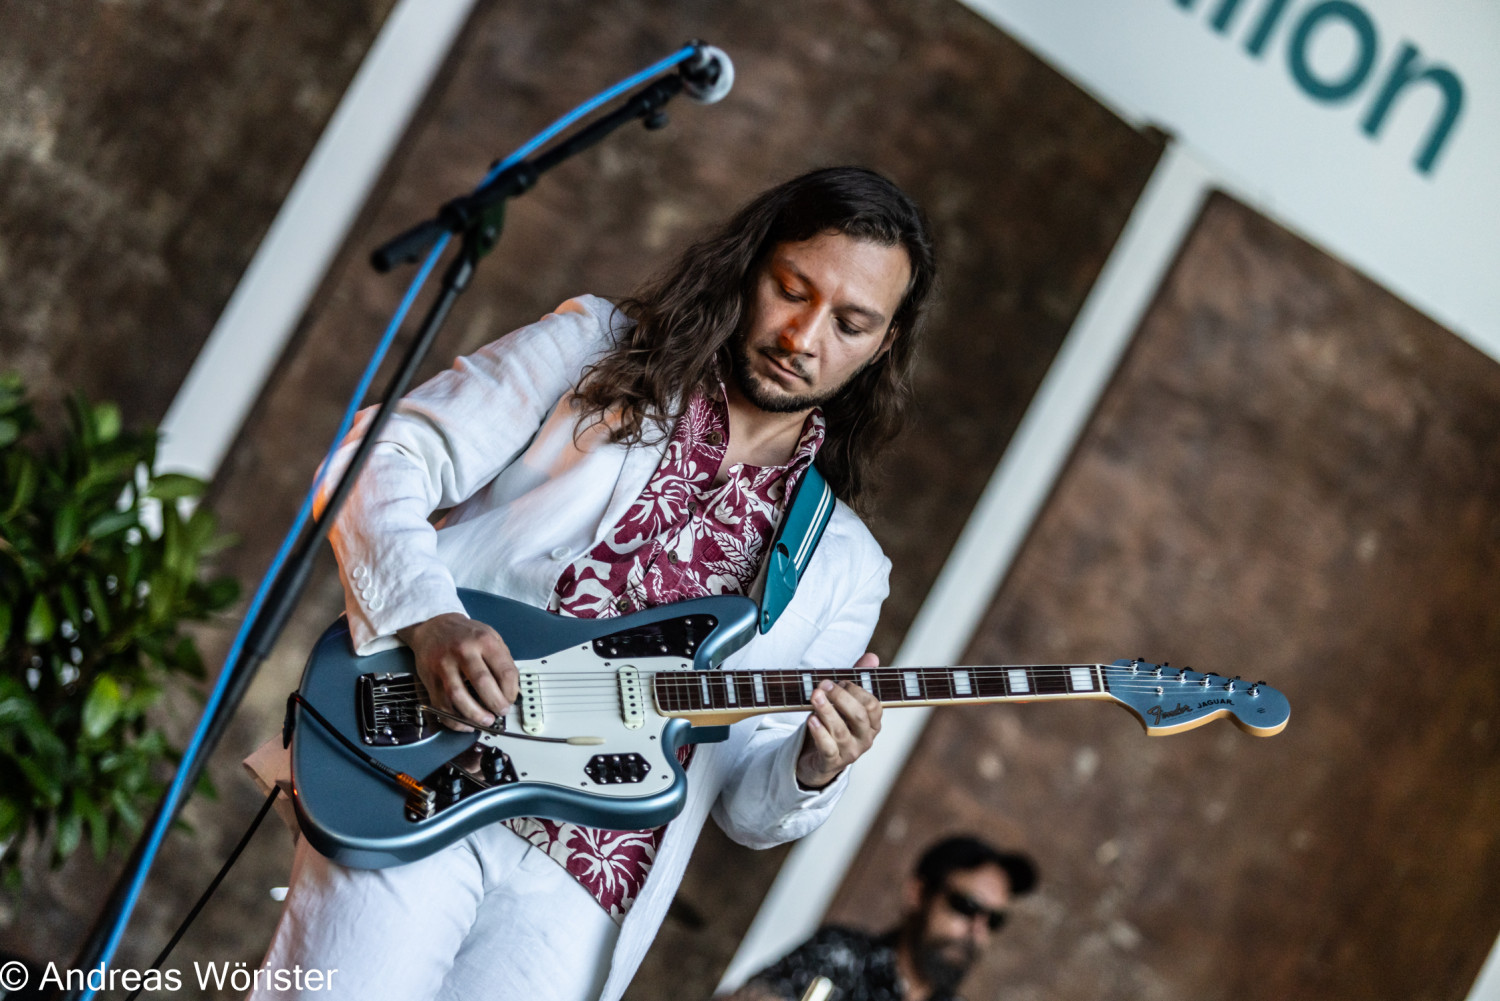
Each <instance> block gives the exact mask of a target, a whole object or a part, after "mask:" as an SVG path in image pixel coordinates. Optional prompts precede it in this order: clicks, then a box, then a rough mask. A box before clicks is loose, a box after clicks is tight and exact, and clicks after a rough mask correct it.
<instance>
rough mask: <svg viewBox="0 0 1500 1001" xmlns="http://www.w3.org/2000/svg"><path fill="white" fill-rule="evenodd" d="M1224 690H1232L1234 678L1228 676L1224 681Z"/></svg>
mask: <svg viewBox="0 0 1500 1001" xmlns="http://www.w3.org/2000/svg"><path fill="white" fill-rule="evenodd" d="M1224 691H1226V692H1232V691H1234V679H1233V678H1230V679H1229V680H1228V681H1226V682H1224Z"/></svg>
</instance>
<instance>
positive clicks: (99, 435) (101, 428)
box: [93, 401, 120, 442]
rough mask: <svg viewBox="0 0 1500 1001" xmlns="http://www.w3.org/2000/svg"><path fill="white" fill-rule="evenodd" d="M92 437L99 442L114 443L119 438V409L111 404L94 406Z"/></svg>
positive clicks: (105, 403)
mask: <svg viewBox="0 0 1500 1001" xmlns="http://www.w3.org/2000/svg"><path fill="white" fill-rule="evenodd" d="M93 418H94V437H95V439H96V440H97V441H99V442H109V441H114V440H115V439H116V438H118V437H119V436H120V408H119V407H117V406H115V405H114V404H113V403H109V402H107V401H106V402H104V403H96V404H94V413H93Z"/></svg>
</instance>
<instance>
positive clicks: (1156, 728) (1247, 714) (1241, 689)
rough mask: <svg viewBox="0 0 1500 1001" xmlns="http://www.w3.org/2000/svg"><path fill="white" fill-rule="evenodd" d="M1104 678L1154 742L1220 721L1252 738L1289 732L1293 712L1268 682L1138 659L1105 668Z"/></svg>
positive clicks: (1112, 694) (1110, 692)
mask: <svg viewBox="0 0 1500 1001" xmlns="http://www.w3.org/2000/svg"><path fill="white" fill-rule="evenodd" d="M1104 678H1105V683H1106V688H1107V690H1108V692H1109V694H1110V695H1111V696H1113V697H1114V698H1115V699H1117V700H1119V701H1120V702H1121V703H1123V704H1124V705H1125V706H1126V707H1127V708H1128V709H1130V710H1131V711H1132V712H1134V713H1135V714H1136V715H1137V716H1139V717H1140V719H1141V723H1142V724H1144V725H1145V727H1146V732H1147V733H1148V734H1150V735H1151V736H1153V737H1162V736H1166V735H1167V734H1170V733H1181V732H1182V731H1184V730H1191V729H1193V728H1194V727H1197V726H1202V725H1203V724H1204V723H1207V722H1208V721H1210V720H1215V719H1218V718H1219V717H1221V716H1228V717H1229V718H1230V720H1231V722H1233V723H1234V725H1235V726H1237V727H1239V728H1240V729H1241V730H1244V731H1245V732H1246V733H1248V734H1252V735H1254V736H1256V737H1270V736H1272V735H1274V734H1278V733H1280V732H1281V731H1282V729H1283V728H1285V727H1286V723H1287V719H1288V718H1289V717H1290V716H1291V712H1292V707H1291V705H1290V704H1289V703H1288V702H1287V699H1286V696H1285V695H1282V694H1281V693H1280V692H1278V691H1277V690H1276V689H1274V688H1268V687H1267V686H1266V685H1265V683H1264V682H1260V681H1257V682H1253V683H1252V682H1248V681H1244V680H1243V679H1240V678H1226V677H1223V676H1222V675H1218V674H1214V673H1213V672H1212V671H1210V672H1209V673H1207V674H1203V673H1200V672H1198V671H1194V670H1191V669H1178V668H1175V667H1171V666H1170V665H1167V664H1149V663H1147V662H1145V661H1143V660H1140V659H1139V658H1137V659H1134V660H1117V661H1115V662H1114V663H1113V664H1111V665H1109V666H1108V667H1106V668H1104Z"/></svg>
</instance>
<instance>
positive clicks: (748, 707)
mask: <svg viewBox="0 0 1500 1001" xmlns="http://www.w3.org/2000/svg"><path fill="white" fill-rule="evenodd" d="M459 594H460V597H461V598H462V600H463V603H464V607H465V608H466V609H467V611H468V613H469V615H471V616H472V617H474V618H476V619H479V620H480V621H482V622H486V623H488V624H489V625H490V626H492V627H494V628H495V629H496V630H497V631H498V632H499V633H500V635H501V636H503V637H505V642H506V645H507V646H508V647H509V648H510V651H511V654H512V656H513V657H514V658H515V661H516V665H517V667H518V668H519V669H520V674H521V678H520V688H521V691H520V697H519V698H518V699H517V700H516V703H515V705H514V706H512V707H511V709H510V711H509V712H507V714H506V715H505V716H504V717H502V718H500V719H497V720H496V721H495V724H494V725H493V726H492V727H490V728H488V729H487V730H480V731H476V732H469V733H461V732H458V731H454V730H450V729H448V728H447V727H445V726H443V714H441V713H440V712H439V711H438V710H436V709H434V708H433V707H431V706H428V705H427V704H426V693H425V691H424V690H423V688H422V685H421V682H420V681H418V679H417V676H416V673H415V669H414V667H413V664H412V658H411V654H410V652H409V651H408V650H406V649H405V648H404V647H403V648H400V649H396V650H390V651H386V652H384V653H378V654H374V655H371V656H368V657H356V656H355V655H354V654H353V652H352V650H351V647H350V642H349V632H348V627H347V625H346V624H345V623H344V622H343V621H342V620H340V621H339V622H337V623H335V624H334V625H333V626H332V627H330V628H329V629H328V631H327V632H325V633H324V634H323V636H322V638H321V639H320V640H319V641H318V643H317V645H316V646H315V647H314V648H313V653H312V656H311V658H310V659H309V661H308V664H307V668H306V670H305V671H304V673H303V676H302V685H301V688H300V690H299V692H297V693H294V694H293V696H292V700H291V701H292V704H293V705H292V709H291V710H290V712H289V714H288V725H289V726H292V727H293V728H294V729H293V740H292V783H293V789H294V796H293V802H294V804H295V806H296V810H297V816H298V819H299V820H300V822H301V826H302V830H303V833H304V834H305V835H306V837H307V839H308V841H309V842H310V843H311V844H312V845H313V847H315V848H317V849H318V850H319V851H320V852H322V853H323V854H324V855H327V856H329V857H330V858H333V859H335V860H337V861H339V862H341V863H343V864H345V865H349V866H354V867H358V868H372V869H373V868H381V867H383V866H387V865H394V864H397V863H400V862H409V861H413V860H415V859H419V858H422V857H424V856H426V855H429V854H431V853H433V852H435V851H437V850H438V849H440V848H443V847H445V846H446V845H448V844H450V843H452V842H453V841H456V840H457V839H459V838H461V837H463V836H464V835H465V834H467V833H468V832H470V831H472V830H474V829H475V828H477V827H479V826H481V825H484V824H488V823H491V822H494V821H497V820H504V819H507V818H510V817H549V818H553V819H557V820H567V821H572V822H574V823H578V824H585V825H588V826H591V827H601V828H613V829H623V830H633V829H639V828H647V827H655V826H657V825H659V824H664V823H666V822H667V821H669V820H671V819H672V818H673V817H675V816H676V815H677V814H678V812H679V811H681V809H682V807H683V803H684V801H685V797H686V781H687V779H686V775H685V773H684V771H683V769H682V767H681V765H679V764H678V761H677V755H676V752H677V749H678V748H679V747H681V746H682V745H684V744H688V743H699V742H704V741H714V740H723V739H725V738H726V737H728V735H729V729H728V724H730V723H734V722H736V721H738V720H741V719H745V718H747V717H750V716H754V715H757V714H760V713H772V712H786V711H795V710H806V709H809V708H810V706H811V698H812V692H813V688H814V686H815V685H816V684H817V683H818V682H819V681H821V680H822V679H823V678H825V677H827V678H832V679H833V680H835V681H845V680H847V681H853V682H855V683H857V684H859V685H860V686H861V687H862V688H864V689H865V690H866V691H868V692H871V693H872V694H874V695H875V696H876V697H877V698H879V699H880V701H881V702H882V703H883V704H885V705H887V706H939V705H957V704H965V703H979V702H1030V701H1053V700H1059V699H1106V700H1110V701H1113V702H1117V703H1119V704H1121V705H1123V706H1125V707H1126V708H1128V709H1130V710H1131V711H1132V712H1133V713H1134V714H1135V715H1136V716H1137V717H1138V718H1139V719H1140V721H1141V723H1142V724H1144V726H1145V728H1146V732H1147V733H1148V734H1153V735H1161V734H1169V733H1178V732H1180V731H1183V730H1187V729H1190V728H1192V727H1196V726H1201V725H1202V724H1204V723H1207V722H1208V721H1209V720H1212V719H1217V718H1219V717H1221V716H1229V717H1230V718H1231V719H1232V720H1233V721H1234V722H1235V724H1236V725H1238V726H1239V727H1240V729H1242V730H1245V731H1246V732H1248V733H1251V734H1255V735H1257V736H1263V737H1266V736H1270V735H1272V734H1275V733H1279V732H1280V731H1281V729H1282V728H1283V727H1285V726H1286V723H1287V718H1288V716H1289V714H1290V707H1289V706H1288V704H1287V700H1286V697H1285V696H1284V695H1282V694H1281V693H1280V692H1277V691H1275V690H1274V689H1271V688H1267V687H1266V686H1265V685H1264V684H1262V683H1260V682H1256V683H1254V684H1250V683H1246V682H1243V681H1240V680H1239V679H1230V678H1225V677H1221V676H1219V675H1216V674H1212V673H1209V674H1200V673H1197V672H1194V671H1189V670H1178V669H1175V668H1168V667H1167V666H1166V665H1161V666H1158V665H1155V664H1148V663H1145V662H1143V661H1140V660H1118V661H1115V662H1114V663H1112V664H1059V665H1024V666H1012V667H878V668H865V669H855V668H850V669H847V670H842V671H833V672H828V673H821V672H820V673H817V674H814V673H812V672H807V671H796V670H792V671H742V670H732V671H720V670H711V669H712V668H716V667H717V666H718V665H719V664H721V663H722V662H723V661H724V659H725V658H726V657H728V656H729V655H730V654H731V653H733V652H734V651H735V650H737V649H739V648H740V647H741V646H744V645H745V643H747V642H749V640H750V638H751V637H752V636H753V635H754V634H755V628H756V616H757V608H756V605H755V603H754V602H752V601H750V600H749V599H748V598H744V597H740V596H737V595H725V596H719V597H711V598H698V599H694V600H692V601H684V602H678V603H676V604H671V605H663V606H660V607H657V608H652V609H647V610H645V611H642V612H636V613H634V614H631V615H626V616H622V617H619V618H610V619H575V618H567V617H564V616H560V615H553V614H551V613H549V612H546V611H543V610H541V609H537V608H533V607H531V606H529V605H525V604H521V603H519V602H515V601H511V600H509V599H506V598H500V597H496V596H494V595H489V594H483V593H480V592H477V591H466V590H461V591H460V592H459Z"/></svg>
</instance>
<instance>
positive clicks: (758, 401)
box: [731, 327, 880, 414]
mask: <svg viewBox="0 0 1500 1001" xmlns="http://www.w3.org/2000/svg"><path fill="white" fill-rule="evenodd" d="M765 353H766V354H769V355H770V356H771V357H772V358H775V359H777V360H778V361H781V362H782V363H784V364H786V365H787V366H789V367H790V368H791V369H792V370H793V371H794V372H796V373H797V374H798V375H800V376H802V377H803V378H804V379H805V378H807V373H806V371H805V370H804V369H803V367H802V363H801V362H800V361H799V360H798V359H797V357H796V352H793V351H787V350H785V349H783V348H766V349H765ZM731 354H732V357H733V359H734V369H733V371H734V381H735V384H736V385H737V386H739V389H740V392H741V393H743V394H744V395H745V399H747V400H749V401H750V402H751V403H753V404H755V406H756V407H758V408H759V409H761V410H764V411H765V412H766V413H768V414H795V413H799V412H801V411H804V410H811V409H812V408H813V407H822V406H826V405H827V404H828V403H830V402H832V401H833V400H834V399H836V398H837V397H838V395H839V394H840V393H842V392H843V391H844V390H845V389H846V388H847V387H848V386H849V384H850V383H851V382H853V381H854V380H855V379H857V378H859V377H860V375H861V374H862V373H863V372H864V370H865V369H867V368H869V367H870V366H871V365H873V364H875V362H876V361H877V360H878V359H879V358H880V355H878V354H877V355H876V356H875V357H874V358H871V359H870V360H869V361H867V362H865V364H864V365H862V366H860V367H859V368H857V369H855V370H854V371H853V372H851V373H850V374H849V378H847V379H845V380H844V381H843V382H841V383H839V384H838V385H837V386H835V387H833V388H832V389H830V390H828V391H827V392H825V393H808V394H807V395H805V396H780V395H773V394H772V393H771V392H770V391H769V390H768V388H767V387H766V385H765V383H764V382H762V381H761V379H760V378H759V377H758V376H756V374H755V373H754V372H753V371H752V370H751V368H750V338H749V336H748V332H747V331H746V330H745V329H744V328H743V327H741V329H740V330H739V331H738V332H736V333H735V335H734V342H733V348H732V352H731Z"/></svg>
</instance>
